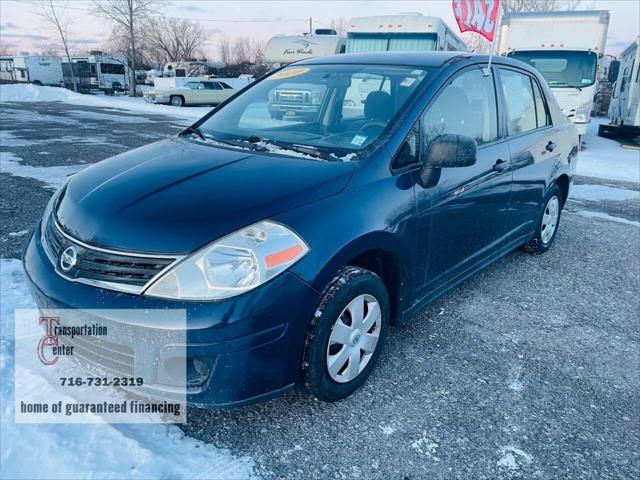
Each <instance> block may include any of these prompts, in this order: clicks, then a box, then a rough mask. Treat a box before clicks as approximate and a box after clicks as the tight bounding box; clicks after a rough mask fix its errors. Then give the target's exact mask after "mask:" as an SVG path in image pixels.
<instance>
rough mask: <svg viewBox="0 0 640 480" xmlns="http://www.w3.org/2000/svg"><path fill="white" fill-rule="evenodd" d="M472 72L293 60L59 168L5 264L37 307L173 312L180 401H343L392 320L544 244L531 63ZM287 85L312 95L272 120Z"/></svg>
mask: <svg viewBox="0 0 640 480" xmlns="http://www.w3.org/2000/svg"><path fill="white" fill-rule="evenodd" d="M487 62H488V58H487V57H485V56H475V55H471V54H467V53H459V52H438V53H435V52H430V53H426V52H425V53H411V52H402V53H398V52H385V53H372V54H347V55H337V56H331V57H322V58H316V59H312V60H306V61H303V62H299V63H296V64H294V65H290V66H288V67H285V68H283V69H280V70H278V71H276V72H274V73H272V74H271V75H268V76H266V77H264V78H262V79H261V80H259V81H257V82H255V83H254V84H252V85H251V86H250V87H248V88H246V89H244V90H243V91H241V92H238V93H237V94H236V95H234V96H233V97H232V98H230V99H229V100H227V101H226V102H224V103H222V104H221V105H220V106H219V107H218V108H216V109H214V110H213V111H211V112H210V113H209V114H207V115H206V116H205V117H204V118H202V119H201V120H199V121H197V122H196V123H195V124H194V125H192V126H191V127H189V128H188V129H187V130H185V131H184V132H182V133H181V134H179V135H177V136H176V137H174V138H169V139H166V140H163V141H160V142H157V143H153V144H151V145H148V146H145V147H142V148H138V149H136V150H133V151H130V152H126V153H123V154H121V155H117V156H115V157H113V158H111V159H108V160H105V161H103V162H100V163H98V164H96V165H93V166H92V167H90V168H87V169H86V170H84V171H82V172H81V173H78V174H76V175H74V176H72V177H70V178H69V180H68V181H67V183H66V185H64V186H63V187H62V188H61V189H60V190H59V191H58V192H57V193H56V194H55V195H54V197H53V198H52V199H51V201H50V203H49V205H48V206H47V209H46V211H45V214H44V217H43V219H42V221H41V222H40V224H39V225H38V226H37V227H36V229H35V232H34V234H33V236H32V237H31V239H30V240H29V243H28V245H27V247H26V250H25V253H24V264H25V269H26V272H27V274H28V277H29V280H30V284H31V287H32V292H33V294H34V297H35V298H36V301H37V304H38V305H39V307H40V308H79V309H95V308H109V309H184V310H186V313H187V356H188V359H187V385H186V387H184V388H185V389H186V394H187V398H188V400H189V401H190V402H192V403H196V404H200V405H212V406H214V405H215V406H230V405H239V404H244V403H249V402H255V401H259V400H264V399H266V398H270V397H272V396H274V395H277V394H280V393H282V392H285V391H287V390H288V389H290V388H292V387H293V386H294V385H295V384H296V383H301V384H304V385H305V387H306V388H307V389H308V390H309V391H310V392H311V393H312V394H313V395H315V396H317V397H318V398H320V399H322V400H326V401H335V400H338V399H341V398H344V397H346V396H347V395H349V394H351V393H352V392H353V391H354V390H356V389H357V388H358V387H359V386H360V385H362V384H363V382H364V381H365V380H366V378H367V376H368V375H369V374H370V373H371V370H372V369H373V368H374V366H375V363H376V361H377V359H378V357H379V356H380V352H381V350H382V347H383V344H384V340H385V337H386V335H387V333H388V330H389V326H390V325H392V324H400V323H402V322H404V321H405V320H407V319H409V318H411V317H412V315H414V314H415V313H416V312H418V311H419V310H420V309H422V308H423V307H424V306H425V305H426V304H427V303H428V302H430V301H432V300H433V299H435V298H436V297H438V296H439V295H442V294H443V293H444V292H446V291H447V290H448V289H450V288H452V287H453V286H455V285H457V284H459V283H460V282H462V281H463V280H464V279H466V278H468V277H469V276H470V275H472V274H474V273H475V272H477V271H479V270H481V269H482V268H484V267H486V266H487V265H489V264H490V263H492V262H494V261H495V260H497V259H499V258H500V257H502V256H503V255H505V254H506V253H507V252H509V251H511V250H512V249H514V248H517V247H520V246H525V247H526V248H527V249H528V250H529V251H531V252H533V253H542V252H545V251H546V250H547V249H548V248H549V247H550V246H551V245H552V243H553V241H554V238H555V236H556V234H557V231H558V223H559V220H560V212H561V210H562V207H563V205H564V202H565V200H566V198H567V195H568V192H569V186H570V184H571V182H572V176H573V172H574V171H575V167H576V153H577V141H578V137H577V133H576V130H575V127H574V125H573V124H572V123H571V122H570V121H569V120H568V119H567V118H566V117H565V116H563V115H562V113H561V112H560V108H559V107H558V105H557V103H556V101H555V100H554V97H553V95H552V94H551V92H550V90H549V88H548V86H547V84H546V83H545V81H544V80H543V78H542V77H541V76H540V75H539V74H538V73H537V72H536V71H535V70H534V69H532V68H531V67H529V66H528V65H526V64H525V63H522V62H519V61H517V60H513V59H508V58H495V59H494V60H493V63H492V64H491V66H490V67H489V66H488V64H487ZM296 84H300V85H301V86H303V87H304V89H307V90H310V89H311V90H312V91H313V92H314V94H313V95H312V97H310V98H308V99H307V98H302V97H301V98H294V97H291V98H288V99H287V105H289V106H290V108H289V109H286V111H284V112H282V118H279V117H278V118H272V116H271V115H270V113H269V98H270V93H271V92H273V91H274V90H277V89H278V88H279V87H281V86H283V85H284V86H286V88H288V89H290V90H292V91H296V88H295V87H296ZM304 89H303V88H300V89H298V90H300V91H302V90H304ZM296 102H300V103H301V104H307V103H309V102H311V103H313V104H314V105H316V106H317V109H316V112H317V114H316V115H314V116H310V115H308V114H307V112H305V114H304V115H300V116H299V112H298V110H297V109H296V108H295V107H296ZM540 288H545V287H540ZM120 321H121V322H123V323H126V321H127V320H126V318H122V319H120ZM152 327H153V328H159V329H162V328H167V329H169V328H171V327H172V326H171V325H150V326H149V327H148V328H152ZM131 348H132V349H133V356H134V357H135V356H136V355H137V354H138V353H139V352H140V351H141V350H142V349H143V348H147V347H146V346H144V345H132V346H131ZM145 354H147V355H148V352H145ZM132 368H133V367H132ZM156 368H157V369H162V368H164V367H163V364H161V363H158V365H157V366H156Z"/></svg>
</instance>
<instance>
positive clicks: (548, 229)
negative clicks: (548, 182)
mask: <svg viewBox="0 0 640 480" xmlns="http://www.w3.org/2000/svg"><path fill="white" fill-rule="evenodd" d="M563 201H564V199H563V198H562V192H561V191H560V187H558V185H553V186H552V187H551V188H550V189H549V191H548V192H547V195H546V196H545V201H544V209H543V210H542V214H541V215H540V220H539V221H538V227H537V229H536V233H535V235H534V236H533V238H532V239H531V240H530V241H528V242H527V243H525V244H524V248H525V249H526V250H527V251H529V252H531V253H544V252H546V251H547V250H549V248H550V247H551V245H552V244H553V241H554V240H555V239H556V235H557V234H558V227H559V225H560V213H561V211H562V205H563Z"/></svg>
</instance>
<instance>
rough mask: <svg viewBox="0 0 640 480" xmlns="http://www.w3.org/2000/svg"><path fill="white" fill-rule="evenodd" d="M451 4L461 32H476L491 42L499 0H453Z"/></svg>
mask: <svg viewBox="0 0 640 480" xmlns="http://www.w3.org/2000/svg"><path fill="white" fill-rule="evenodd" d="M452 5H453V14H454V15H455V17H456V22H458V27H460V31H461V32H469V31H471V32H476V33H479V34H480V35H482V36H483V37H485V38H486V39H487V40H489V41H490V42H493V37H494V35H495V33H496V25H497V23H498V12H499V11H500V0H453V2H452Z"/></svg>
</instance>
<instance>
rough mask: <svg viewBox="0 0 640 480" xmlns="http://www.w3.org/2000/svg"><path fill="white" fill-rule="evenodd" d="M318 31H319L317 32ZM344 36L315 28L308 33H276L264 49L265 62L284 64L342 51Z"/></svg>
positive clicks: (343, 48) (332, 31) (333, 31)
mask: <svg viewBox="0 0 640 480" xmlns="http://www.w3.org/2000/svg"><path fill="white" fill-rule="evenodd" d="M319 32H320V33H319ZM344 51H345V38H344V37H341V36H339V35H336V32H335V30H316V33H314V34H308V35H276V36H275V37H272V38H271V39H270V40H269V41H268V42H267V46H266V47H265V49H264V57H265V60H266V61H267V63H274V64H280V65H286V64H288V63H291V62H297V61H298V60H304V59H306V58H313V57H323V56H326V55H335V54H337V53H344Z"/></svg>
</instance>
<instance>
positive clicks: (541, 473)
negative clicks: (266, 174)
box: [0, 103, 640, 479]
mask: <svg viewBox="0 0 640 480" xmlns="http://www.w3.org/2000/svg"><path fill="white" fill-rule="evenodd" d="M74 112H75V113H74ZM78 112H80V113H78ZM82 112H85V113H82ZM107 115H109V116H107ZM114 116H115V117H114ZM123 119H124V120H123ZM1 122H2V123H1V127H2V129H1V131H0V133H2V137H0V138H1V140H0V152H11V153H12V154H14V155H15V156H17V157H19V158H21V159H22V162H21V164H23V165H31V166H47V167H51V166H64V165H67V166H70V165H78V164H82V163H85V162H87V163H90V162H95V161H99V160H101V159H103V158H106V157H108V156H110V155H114V154H117V153H119V152H121V151H124V150H127V149H130V148H133V147H136V146H139V145H143V144H145V143H148V142H150V141H152V140H153V139H155V138H161V137H164V136H167V135H170V134H172V133H175V132H176V131H178V129H179V127H180V125H184V121H177V120H173V119H170V118H168V117H161V116H149V115H135V114H130V113H126V112H116V111H114V110H111V109H96V108H89V107H80V106H70V105H63V104H58V103H34V104H6V103H5V104H3V105H2V120H1ZM34 127H35V128H34ZM88 138H91V140H87V139H88ZM39 152H49V153H47V154H42V153H39ZM0 182H1V185H0V188H1V191H2V198H1V199H0V202H1V203H0V205H1V207H2V210H1V216H0V256H2V257H5V258H8V257H13V258H17V257H18V256H19V253H20V249H21V247H22V244H23V243H24V241H25V239H26V237H27V233H22V232H24V231H25V230H27V231H29V230H30V229H31V228H32V227H33V225H34V224H35V223H36V222H37V220H38V218H39V216H40V215H41V212H42V210H43V209H44V206H45V204H46V201H47V199H48V198H49V196H50V195H51V193H52V190H51V189H50V188H45V187H44V184H43V183H42V182H40V181H38V180H35V179H33V178H25V177H19V176H12V175H9V174H8V173H6V172H5V171H4V169H3V172H2V173H1V174H0ZM577 183H579V184H585V185H593V184H599V185H606V186H610V187H614V188H626V189H634V190H638V188H639V187H638V185H637V184H623V183H616V182H611V181H602V180H595V179H587V178H578V179H577ZM585 211H587V212H596V213H597V214H603V213H604V214H608V215H610V216H613V217H614V218H613V220H614V221H612V220H606V219H601V218H589V217H585V216H584V212H585ZM625 221H626V222H627V223H621V222H625ZM639 221H640V200H638V199H637V198H634V199H631V200H625V201H598V202H595V201H590V200H584V199H581V200H571V199H570V201H569V202H568V204H567V206H566V208H565V211H564V213H563V217H562V220H561V228H560V232H559V234H558V237H557V240H556V244H555V245H554V247H553V248H552V249H551V250H550V251H549V252H548V253H547V254H545V255H542V256H531V255H529V254H526V253H523V252H520V251H516V252H513V253H511V254H509V255H507V256H506V257H505V258H504V259H502V260H500V261H499V262H497V263H496V264H494V265H492V266H491V267H489V268H487V269H486V270H484V271H483V272H482V273H480V274H479V275H476V276H475V277H474V278H472V279H470V280H468V281H467V282H465V283H464V284H462V285H461V286H459V287H457V288H456V289H454V290H452V291H451V292H450V293H448V294H447V295H445V296H444V297H442V298H440V299H439V300H437V301H436V302H434V303H433V304H431V305H430V306H429V307H428V308H427V309H425V310H424V311H423V312H421V313H420V314H419V315H417V316H416V317H415V318H414V319H413V320H411V321H410V322H408V324H406V325H404V326H403V327H401V328H394V329H393V330H392V331H391V334H390V336H389V337H388V343H387V344H386V346H385V351H384V352H383V354H382V356H381V359H380V363H379V365H378V368H377V369H376V370H375V371H374V373H373V374H372V376H371V378H370V379H369V381H368V382H367V383H366V384H365V386H364V387H363V388H362V389H361V390H360V391H358V392H357V393H356V394H354V395H353V396H351V397H350V398H349V399H347V400H344V401H342V402H339V403H336V404H324V403H321V402H318V401H316V400H314V399H312V398H310V397H308V396H307V395H305V394H304V393H301V392H298V391H294V392H292V393H290V394H288V395H286V396H284V397H281V398H278V399H275V400H272V401H270V402H267V403H264V404H260V405H255V406H250V407H244V408H240V409H235V410H200V409H191V410H190V412H189V422H188V423H187V424H186V425H185V426H183V429H184V431H185V432H186V433H187V434H188V435H191V436H193V437H196V438H198V439H201V440H204V441H207V442H212V443H214V444H215V445H216V446H218V447H225V448H228V449H230V450H231V451H232V452H233V453H234V454H237V455H243V454H244V455H249V456H251V457H252V458H254V459H255V461H256V464H257V465H258V467H257V473H259V474H261V475H262V476H264V477H265V478H340V477H343V478H355V477H362V478H385V479H405V478H409V479H417V478H473V479H479V478H487V479H489V478H491V479H493V478H509V477H526V478H598V479H602V478H638V477H639V476H640V458H639V456H638V452H640V407H639V405H640V388H639V386H640V381H639V379H640V353H639V352H640V349H639V341H640V335H639V333H640V328H639V327H640V325H639V323H640V322H639V321H638V319H639V318H640V300H639V297H638V292H639V291H640V257H639V252H640V225H639V224H638V222H639ZM634 222H635V223H634ZM212 475H214V474H213V472H212Z"/></svg>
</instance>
